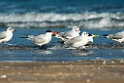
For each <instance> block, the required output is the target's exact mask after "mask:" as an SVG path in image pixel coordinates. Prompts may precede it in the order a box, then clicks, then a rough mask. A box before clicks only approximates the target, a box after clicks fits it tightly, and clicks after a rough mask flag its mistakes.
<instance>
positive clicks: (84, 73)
mask: <svg viewBox="0 0 124 83" xmlns="http://www.w3.org/2000/svg"><path fill="white" fill-rule="evenodd" d="M0 67H1V68H0V83H123V82H124V61H123V60H116V61H115V60H109V61H102V60H94V61H80V62H0Z"/></svg>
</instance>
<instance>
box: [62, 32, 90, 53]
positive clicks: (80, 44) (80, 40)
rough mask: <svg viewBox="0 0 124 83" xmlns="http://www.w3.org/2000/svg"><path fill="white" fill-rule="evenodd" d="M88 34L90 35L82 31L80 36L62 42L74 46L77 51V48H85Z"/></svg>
mask: <svg viewBox="0 0 124 83" xmlns="http://www.w3.org/2000/svg"><path fill="white" fill-rule="evenodd" d="M89 36H92V35H91V34H89V33H87V32H82V34H81V36H77V37H74V38H72V39H68V40H67V41H65V42H64V44H67V45H70V46H73V47H75V48H76V50H77V52H78V48H83V49H85V45H87V43H88V42H89Z"/></svg>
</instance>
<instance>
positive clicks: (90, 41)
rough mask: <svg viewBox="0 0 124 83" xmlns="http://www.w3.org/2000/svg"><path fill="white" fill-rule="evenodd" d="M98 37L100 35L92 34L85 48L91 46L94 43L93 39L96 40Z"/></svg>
mask: <svg viewBox="0 0 124 83" xmlns="http://www.w3.org/2000/svg"><path fill="white" fill-rule="evenodd" d="M98 36H99V35H96V34H90V36H88V42H87V44H86V45H85V46H86V47H88V46H90V45H91V44H92V43H93V38H96V37H98Z"/></svg>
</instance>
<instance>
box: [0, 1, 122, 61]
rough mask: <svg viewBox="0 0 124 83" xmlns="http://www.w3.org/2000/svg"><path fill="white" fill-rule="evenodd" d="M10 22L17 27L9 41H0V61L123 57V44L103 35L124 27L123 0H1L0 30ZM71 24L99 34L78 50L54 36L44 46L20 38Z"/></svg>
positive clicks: (59, 28) (60, 30)
mask: <svg viewBox="0 0 124 83" xmlns="http://www.w3.org/2000/svg"><path fill="white" fill-rule="evenodd" d="M9 26H11V27H13V28H14V29H16V30H17V31H16V32H14V36H13V38H12V40H11V41H9V42H7V44H2V43H1V44H0V62H36V61H58V62H59V61H83V60H97V59H100V60H123V59H124V44H123V43H122V44H118V43H117V42H114V41H112V40H110V39H107V38H104V37H103V36H102V35H103V34H110V33H116V32H119V31H122V30H124V0H76V1H75V0H0V32H1V31H4V30H6V29H7V27H9ZM73 26H78V27H80V28H81V29H82V31H87V32H89V33H92V34H98V35H99V37H98V38H94V42H93V44H92V45H91V46H90V47H88V48H87V49H86V50H85V51H83V52H81V53H76V52H75V48H73V47H67V46H65V45H63V44H60V41H61V40H60V39H57V38H55V37H52V41H51V42H50V43H49V44H47V45H46V47H47V49H45V50H41V49H40V48H39V46H37V45H35V44H34V43H33V42H31V41H29V40H27V39H23V38H19V37H21V36H24V34H29V35H39V34H42V33H43V34H44V33H45V31H46V30H47V29H51V30H53V31H58V32H62V31H68V30H71V28H72V27H73Z"/></svg>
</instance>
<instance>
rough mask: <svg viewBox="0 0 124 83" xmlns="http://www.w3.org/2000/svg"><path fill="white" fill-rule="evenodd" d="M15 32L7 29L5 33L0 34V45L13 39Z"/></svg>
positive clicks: (10, 28)
mask: <svg viewBox="0 0 124 83" xmlns="http://www.w3.org/2000/svg"><path fill="white" fill-rule="evenodd" d="M15 31H16V30H14V29H13V28H12V27H9V28H7V30H6V31H3V32H0V43H2V42H4V43H6V42H8V41H10V40H11V39H12V37H13V32H15Z"/></svg>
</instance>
